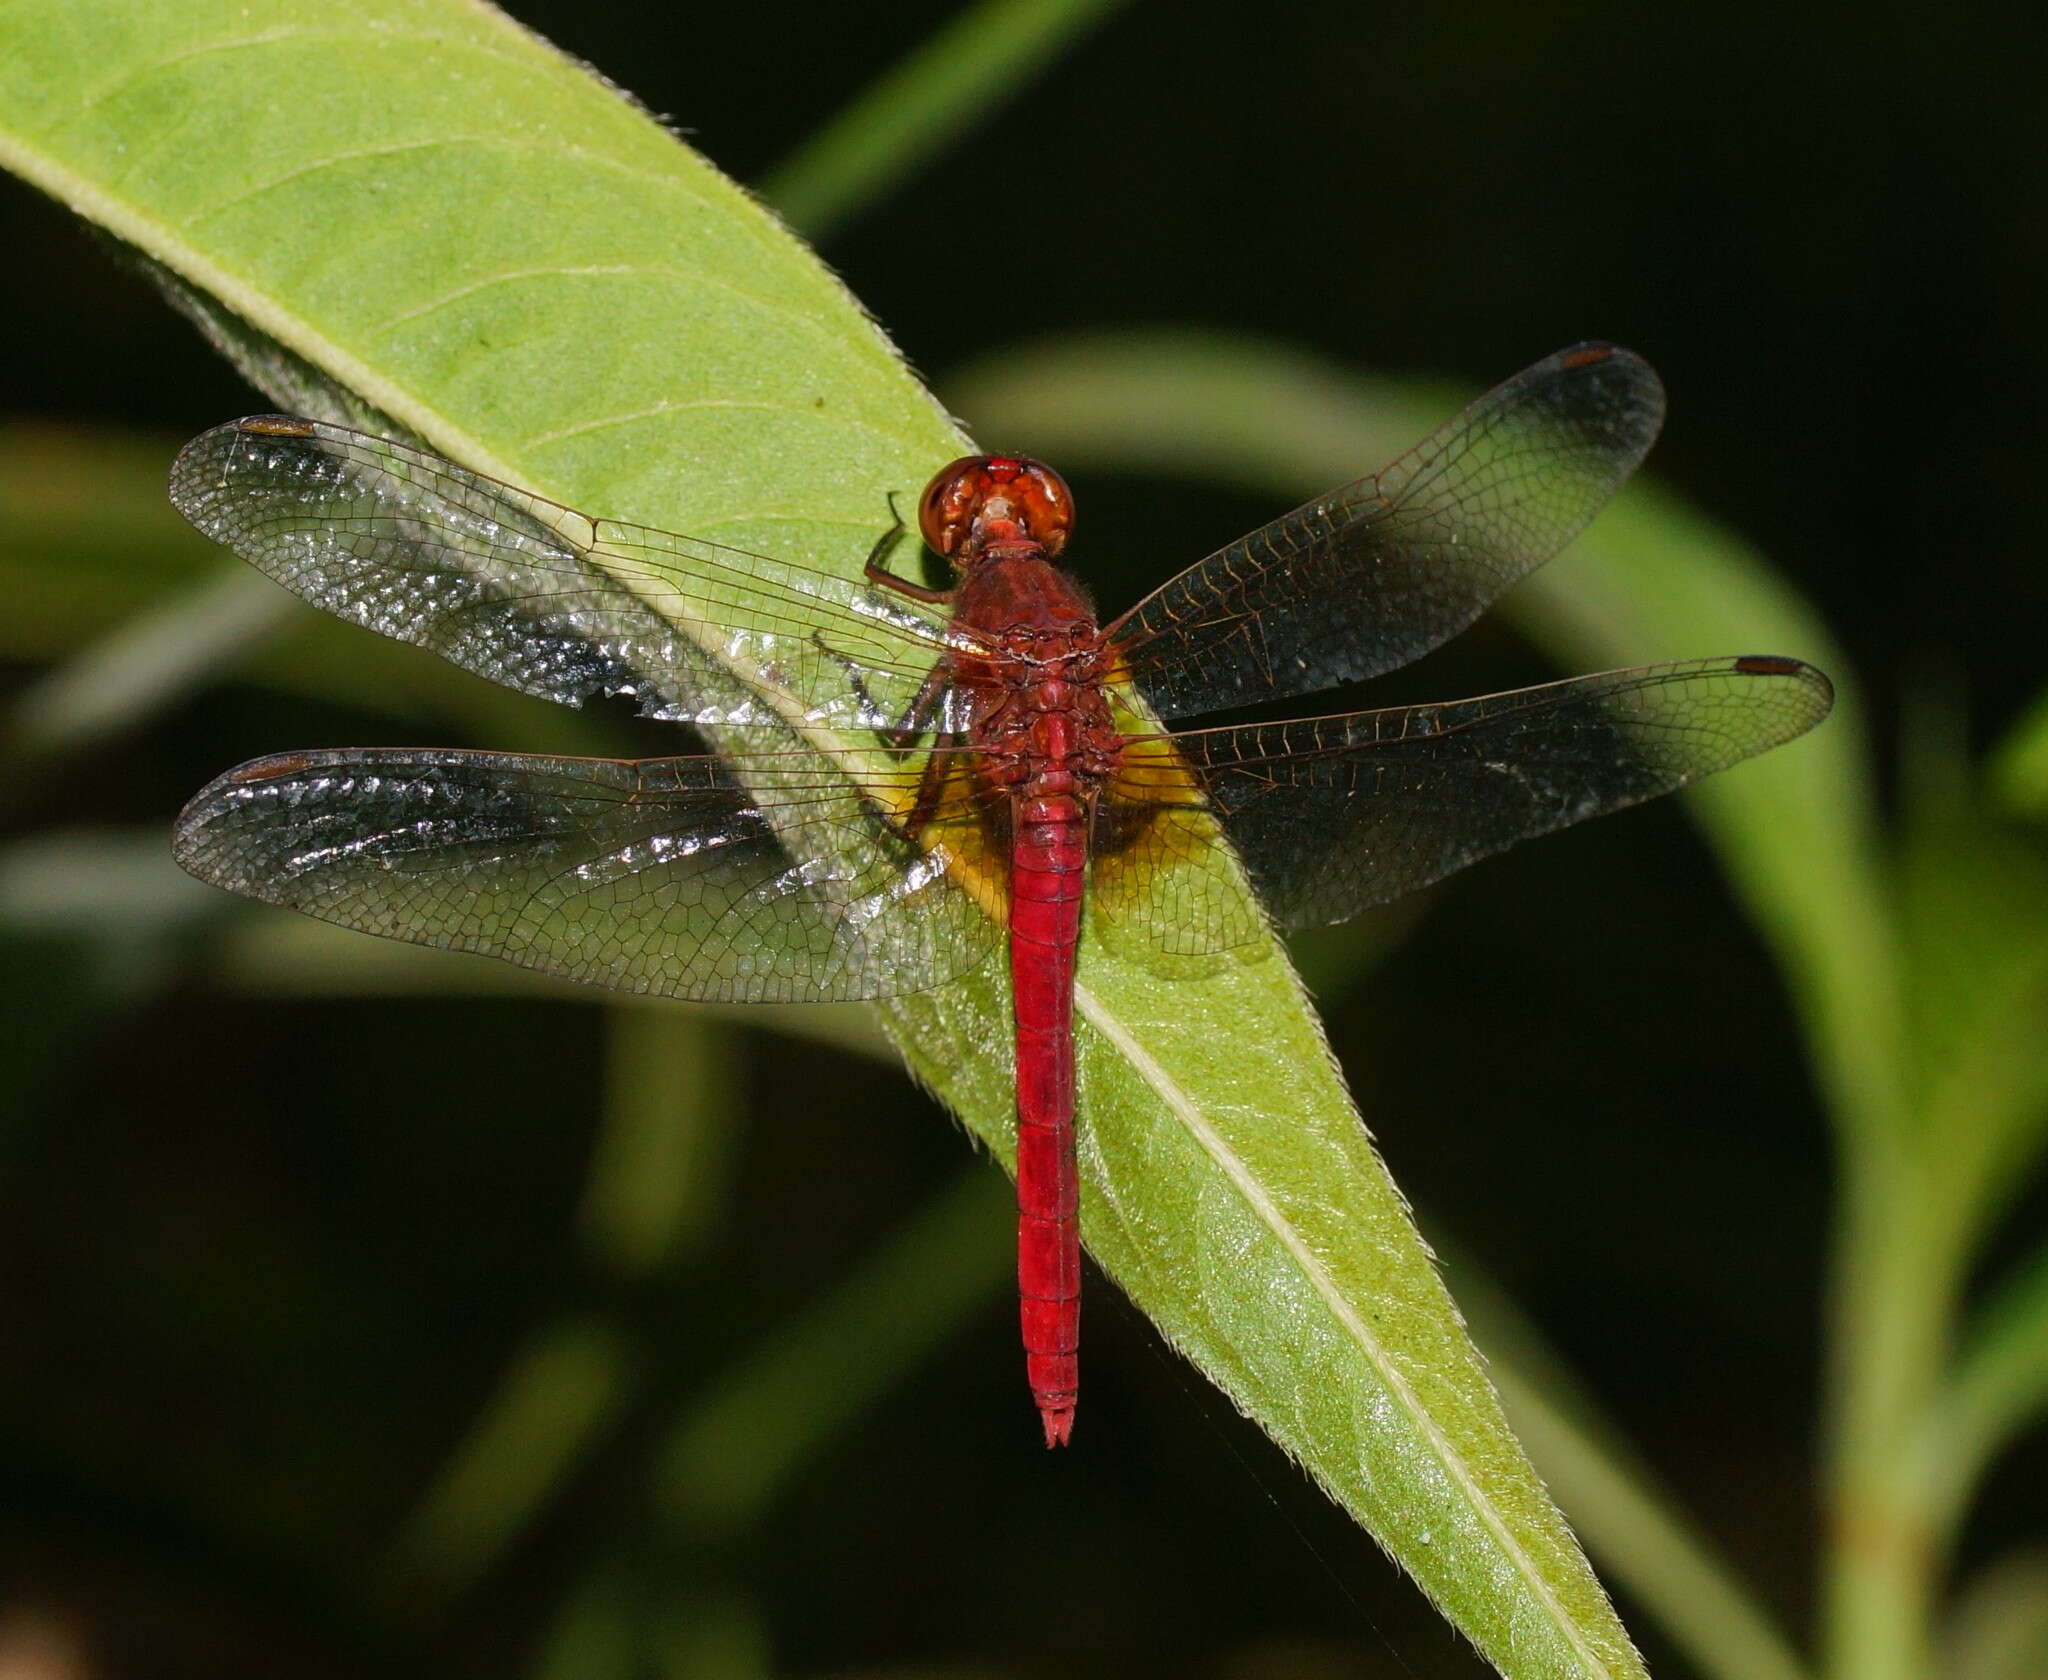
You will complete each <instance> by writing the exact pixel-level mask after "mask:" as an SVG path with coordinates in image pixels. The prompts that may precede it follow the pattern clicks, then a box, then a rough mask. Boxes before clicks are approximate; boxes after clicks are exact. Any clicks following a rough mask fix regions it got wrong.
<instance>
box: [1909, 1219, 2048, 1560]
mask: <svg viewBox="0 0 2048 1680" xmlns="http://www.w3.org/2000/svg"><path fill="white" fill-rule="evenodd" d="M2044 1416H2048V1247H2044V1248H2041V1249H2039V1250H2037V1251H2036V1252H2035V1254H2034V1256H2033V1258H2032V1259H2031V1260H2030V1261H2028V1262H2027V1264H2025V1265H2023V1266H2021V1267H2020V1268H2019V1269H2018V1270H2017V1271H2015V1272H2014V1273H2013V1274H2012V1275H2011V1276H2009V1277H2008V1278H2006V1279H2005V1280H2004V1282H2002V1283H2001V1284H2000V1285H1999V1286H1998V1287H1997V1288H1996V1289H1995V1290H1994V1291H1993V1292H1992V1294H1991V1296H1990V1298H1989V1299H1988V1300H1987V1301H1985V1303H1984V1304H1983V1306H1982V1307H1980V1308H1979V1309H1978V1311H1977V1312H1976V1314H1975V1315H1974V1317H1973V1320H1972V1322H1971V1325H1970V1328H1969V1332H1968V1334H1967V1336H1966V1338H1965V1340H1964V1343H1963V1346H1962V1348H1961V1350H1960V1352H1959V1353H1958V1355H1957V1357H1956V1360H1955V1365H1954V1369H1953V1371H1952V1372H1951V1374H1950V1376H1949V1379H1948V1382H1947V1384H1946V1385H1945V1388H1944V1391H1943V1393H1942V1394H1941V1396H1940V1399H1939V1401H1938V1403H1937V1404H1936V1406H1935V1407H1934V1408H1933V1410H1932V1411H1931V1412H1930V1414H1929V1416H1928V1418H1927V1422H1926V1428H1925V1430H1924V1431H1923V1433H1922V1437H1921V1439H1920V1441H1919V1442H1917V1443H1916V1446H1917V1448H1918V1455H1919V1457H1920V1459H1921V1461H1922V1463H1923V1464H1924V1466H1925V1471H1924V1473H1925V1475H1926V1476H1927V1479H1928V1485H1929V1489H1930V1492H1929V1504H1930V1507H1931V1510H1932V1512H1933V1519H1932V1520H1933V1523H1934V1525H1935V1527H1936V1528H1937V1530H1938V1531H1939V1534H1940V1537H1941V1538H1942V1539H1943V1540H1944V1541H1946V1540H1949V1539H1951V1538H1952V1537H1953V1535H1954V1533H1955V1531H1956V1528H1957V1526H1958V1525H1959V1524H1960V1522H1961V1520H1962V1518H1963V1516H1964V1514H1965V1513H1966V1510H1967V1507H1968V1501H1969V1498H1970V1496H1971V1494H1972V1493H1973V1492H1974V1491H1975V1489H1976V1486H1977V1482H1978V1480H1979V1478H1980V1477H1982V1475H1983V1474H1984V1472H1985V1471H1986V1470H1987V1469H1988V1468H1989V1467H1990V1466H1991V1464H1992V1463H1993V1462H1994V1461H1995V1460H1996V1458H1997V1456H1998V1454H1999V1453H2000V1452H2002V1451H2004V1450H2005V1448H2006V1447H2008V1446H2010V1445H2011V1444H2012V1442H2013V1441H2014V1440H2015V1439H2016V1438H2017V1437H2018V1436H2019V1435H2020V1433H2021V1432H2022V1431H2024V1430H2026V1429H2028V1428H2030V1427H2032V1426H2033V1425H2034V1424H2036V1423H2038V1422H2040V1421H2041V1419H2042V1418H2043V1417H2044Z"/></svg>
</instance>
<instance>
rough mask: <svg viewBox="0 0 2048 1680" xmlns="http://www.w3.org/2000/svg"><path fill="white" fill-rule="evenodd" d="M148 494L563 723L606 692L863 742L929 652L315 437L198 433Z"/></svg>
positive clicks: (871, 615)
mask: <svg viewBox="0 0 2048 1680" xmlns="http://www.w3.org/2000/svg"><path fill="white" fill-rule="evenodd" d="M170 493H171V500H172V501H173V502H174V503H176V505H177V507H178V510H179V511H180V512H181V513H183V514H184V515H185V517H186V518H187V519H189V520H190V521H191V522H192V523H193V525H195V526H196V527H197V528H198V529H199V530H200V531H202V532H204V533H205V534H206V535H207V536H209V537H211V538H213V539H214V540H215V541H216V542H220V543H224V544H225V545H226V546H228V547H229V548H231V549H233V550H234V551H235V552H236V553H237V554H239V555H241V556H242V557H243V558H244V559H245V560H248V561H249V562H250V563H252V564H253V565H255V566H256V567H257V568H259V569H260V570H261V571H263V572H265V573H266V574H268V575H269V576H270V577H272V578H274V579H276V580H277V581H278V582H279V583H281V584H283V585H284V586H285V587H286V588H287V589H290V590H292V591H293V592H294V593H295V594H298V595H302V596H304V597H305V598H306V599H307V600H308V601H311V602H312V603H313V604H314V605H316V606H319V607H324V608H326V609H327V610H328V611H329V612H332V613H335V614H337V615H338V616H340V617H342V618H345V619H347V620H348V621H349V622H350V623H353V624H359V625H362V626H363V627H364V628H366V629H370V630H375V631H377V632H378V633H379V634H380V635H385V636H390V637H392V638H394V639H395V640H398V641H402V642H411V643H414V644H416V645H418V646H420V647H425V648H431V649H432V650H433V651H435V652H436V653H439V654H441V655H442V656H443V657H444V658H447V659H449V660H451V661H453V662H454V663H455V664H457V665H460V666H462V667H463V668H464V669H466V670H470V671H475V672H477V673H478V674H479V675H481V676H486V677H489V678H491V679H492V680H494V681H496V682H501V683H503V684H505V685H506V686H507V687H509V688H515V689H518V690H519V691H520V692H521V693H524V694H534V695H539V696H541V697H542V698H544V699H548V700H559V701H562V702H564V703H566V704H569V705H580V704H582V703H583V702H585V701H587V700H590V699H593V698H597V697H600V696H618V697H623V698H626V699H629V700H632V701H634V702H636V703H637V704H638V706H639V708H640V710H641V711H643V712H644V713H646V714H647V715H648V716H650V717H657V718H664V719H668V720H672V721H677V722H688V723H699V724H709V725H721V724H724V725H749V724H777V723H780V724H785V725H787V724H791V723H816V724H821V725H824V726H826V727H831V728H843V729H885V728H889V727H892V726H894V725H895V724H897V723H899V722H900V721H901V720H902V716H903V712H904V710H905V708H906V707H907V706H908V705H909V702H910V699H911V697H912V696H913V695H914V694H916V692H917V691H918V688H919V685H920V684H921V683H922V682H923V681H924V679H925V678H926V676H927V675H928V674H929V672H930V671H931V669H932V668H933V666H934V665H935V664H936V663H937V661H938V659H939V657H940V655H941V653H942V652H943V650H944V648H945V646H946V643H947V636H948V632H947V630H946V628H945V626H944V625H942V624H939V623H937V622H935V621H933V620H931V619H928V618H926V617H925V616H924V615H921V614H919V613H918V612H917V611H916V610H915V608H914V607H912V606H911V605H910V604H909V603H907V602H901V601H897V600H894V599H888V598H883V597H881V596H879V595H877V594H876V593H875V592H873V591H870V590H868V589H866V588H865V587H863V586H862V585H859V584H856V583H852V582H849V581H847V580H845V579H842V578H838V577H835V576H832V575H830V574H828V573H824V572H816V571H811V570H808V569H806V568H803V567H799V566H793V565H789V564H787V563H786V562H781V561H776V560H772V559H769V558H767V557H765V556H759V555H751V554H746V553H743V552H741V551H739V550H736V549H727V548H721V547H719V546H717V545H716V544H713V543H705V542H698V541H695V540H693V539H690V538H687V537H679V536H674V535H671V534H670V533H668V532H665V531H654V530H648V529H644V528H641V527H637V526H630V525H625V524H620V523H617V522H615V521H610V520H594V519H591V518H589V517H588V516H586V515H584V514H580V513H577V512H576V511H575V510H574V509H571V508H565V507H561V506H558V505H557V504H555V503H553V502H550V501H547V500H545V499H543V498H542V497H539V496H535V495H532V494H530V493H528V492H527V491H524V490H519V489H516V488H514V487H513V486H511V485H507V484H501V483H499V482H498V481H497V480H495V479H490V478H485V477H483V476H481V475H480V474H477V473H472V472H467V471H465V470H464V469H463V468H461V467H458V466H456V465H455V464H454V463H452V462H450V461H445V460H443V459H442V458H441V457H439V456H438V455H432V454H429V453H427V452H425V451H423V450H418V449H412V448H408V447H407V446H406V445H404V444H400V443H393V442H390V441H388V440H386V439H383V438H376V437H371V436H369V435H367V434H366V433H362V432H353V431H350V430H348V429H347V428H346V427H343V426H331V425H328V424H326V423H324V422H321V421H315V420H301V419H293V418H289V417H286V416H280V415H258V416H252V417H251V418H248V419H245V420H237V421H233V422H230V423H229V424H227V425H225V426H217V427H215V428H214V429H213V430H212V431H210V432H206V433H204V434H202V435H201V436H199V437H197V438H194V439H193V440H192V442H191V443H189V444H187V445H186V446H185V448H184V449H183V451H181V452H180V454H179V456H178V459H177V461H176V463H175V464H174V465H173V466H172V468H171V485H170ZM855 672H857V673H858V674H859V677H860V680H859V681H858V682H855V681H851V680H849V678H850V674H851V673H855ZM948 721H949V719H948V717H947V716H946V713H945V711H944V708H943V707H941V708H939V709H938V715H937V716H936V717H935V718H934V722H935V724H937V725H944V724H946V723H947V722H948Z"/></svg>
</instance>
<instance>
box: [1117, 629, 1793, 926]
mask: <svg viewBox="0 0 2048 1680" xmlns="http://www.w3.org/2000/svg"><path fill="white" fill-rule="evenodd" d="M1832 704H1833V690H1832V689H1831V687H1830V686H1829V683H1828V680H1827V678H1826V677H1824V676H1822V675H1821V673H1820V672H1818V671H1816V670H1814V669H1813V667H1812V666H1810V665H1803V664H1801V663H1800V662H1799V661H1798V660H1795V659H1777V658H1750V659H1721V660H1701V661H1693V662H1689V663H1686V664H1679V665H1652V666H1645V667H1642V668H1640V669H1637V670H1632V671H1610V672H1606V673H1604V674H1602V675H1599V676H1591V677H1576V678H1574V679H1572V680H1571V681H1569V682H1560V683H1551V684H1548V685H1546V686H1544V687H1541V688H1528V689H1521V690H1518V691H1516V692H1514V693H1511V694H1493V695H1488V696H1486V697H1484V698H1483V699H1477V700H1459V701H1453V702H1450V703H1448V704H1444V705H1433V706H1402V707H1396V708H1393V709H1391V710H1387V711H1374V712H1354V713H1351V714H1350V715H1348V716H1342V717H1322V718H1303V719H1299V720H1296V721H1293V722H1287V723H1274V724H1263V725H1253V726H1250V727H1246V728H1239V729H1202V730H1194V731H1190V732H1189V733H1187V734H1184V735H1175V736H1173V737H1171V738H1170V739H1171V744H1172V747H1173V749H1174V756H1175V759H1176V760H1177V762H1175V763H1173V764H1171V765H1166V764H1160V765H1148V764H1147V763H1145V762H1143V761H1135V762H1134V761H1131V760H1130V759H1129V756H1128V749H1127V763H1126V768H1125V769H1124V770H1123V772H1122V776H1121V779H1122V782H1123V783H1124V784H1125V786H1126V789H1127V799H1128V804H1127V806H1126V808H1125V811H1124V814H1123V816H1122V817H1121V818H1120V821H1121V822H1122V823H1123V825H1124V827H1125V830H1126V845H1127V848H1128V849H1129V850H1130V851H1131V852H1132V853H1133V855H1134V856H1136V857H1138V858H1140V859H1142V857H1143V854H1144V849H1145V845H1146V843H1147V842H1146V836H1145V834H1144V814H1145V805H1146V803H1147V802H1150V803H1152V804H1154V805H1155V806H1156V808H1157V810H1158V812H1159V813H1160V818H1161V820H1162V821H1164V822H1165V823H1166V824H1167V825H1168V838H1167V841H1166V843H1165V852H1166V855H1167V856H1169V857H1170V856H1174V855H1177V854H1178V852H1180V851H1182V850H1184V849H1185V847H1186V845H1187V843H1188V842H1187V841H1186V840H1185V839H1184V838H1182V835H1183V833H1184V831H1185V828H1186V823H1187V816H1186V807H1187V803H1188V794H1187V789H1188V787H1189V785H1190V783H1191V782H1192V783H1198V784H1199V785H1200V786H1201V788H1202V789H1203V791H1204V796H1205V799H1206V804H1207V808H1208V810H1209V811H1210V812H1211V813H1213V815H1214V817H1215V820H1216V821H1217V822H1218V823H1220V825H1221V826H1222V828H1223V830H1224V832H1225V833H1226V834H1227V835H1228V836H1229V837H1230V840H1231V842H1232V843H1233V845H1234V847H1235V849H1236V851H1237V853H1238V856H1239V857H1240V858H1241V859H1242V860H1243V862H1244V866H1245V870H1246V872H1247V873H1248V874H1249V876H1250V878H1251V881H1252V883H1253V885H1254V887H1255V888H1256V889H1257V891H1258V894H1259V897H1260V899H1261V901H1262V902H1263V903H1264V904H1265V906H1266V908H1267V910H1268V911H1269V912H1270V913H1271V914H1272V916H1273V918H1274V920H1275V921H1277V922H1278V923H1279V924H1280V925H1281V926H1283V927H1290V928H1301V927H1315V926H1319V925H1321V924H1323V923H1327V922H1340V921H1343V920H1345V919H1346V918H1348V917H1351V916H1355V915H1357V914H1358V913H1359V912H1360V911H1361V910H1364V909H1366V908H1367V907H1368V906H1371V905H1375V904H1382V903H1385V902H1386V901H1387V900H1389V899H1394V898H1398V897H1400V896H1401V895H1402V894H1403V893H1408V892H1413V891H1414V890H1415V889H1416V888H1418V887H1424V886H1427V885H1429V883H1430V882H1432V881H1436V880H1439V879H1441V878H1442V877H1443V876H1445V875H1448V874H1450V873H1451V872H1452V871H1453V870H1456V869H1462V868H1463V867H1464V866H1465V865H1466V864H1468V863H1473V862H1476V861H1477V860H1479V859H1480V858H1483V857H1487V856H1490V855H1491V854H1492V853H1494V852H1498V851H1502V850H1504V849H1505V848H1507V847H1509V846H1512V845H1513V844H1514V843H1515V842H1516V841H1518V840H1526V839H1529V838H1530V837H1532V836H1534V835H1538V834H1548V833H1549V832H1551V831H1552V830H1553V829H1559V828H1565V827H1567V826H1569V825H1570V824H1572V823H1575V822H1582V821H1584V820H1585V819H1586V818H1587V817H1597V816H1601V815H1603V814H1605V813H1606V812H1609V811H1619V810H1622V809H1623V808H1625V807H1627V806H1630V805H1634V804H1636V803H1638V802H1639V801H1641V800H1645V799H1651V798H1654V797H1656V796H1657V795H1658V794H1660V793H1669V792H1671V791H1672V790H1673V789H1675V788H1680V787H1683V786H1685V785H1686V784H1687V783H1688V782H1692V781H1696V780H1698V779H1699V778H1700V777H1702V776H1706V775H1711V774H1712V773H1713V772H1714V771H1716V770H1722V769H1725V768H1727V767H1728V766H1729V765H1731V764H1736V763H1739V762H1741V761H1742V760H1743V759H1745V758H1749V757H1752V756H1754V755H1755V754H1757V753H1760V752H1763V751H1765V750H1766V749H1768V748H1770V747H1774V746H1777V745H1778V744H1779V743H1781V742H1784V741H1789V740H1791V739H1792V738H1793V737H1794V736H1797V735H1801V734H1804V733H1805V732H1806V731H1807V730H1809V729H1811V728H1812V727H1813V726H1814V725H1815V724H1817V723H1818V722H1820V720H1821V719H1822V718H1824V717H1825V716H1827V713H1828V709H1829V707H1830V706H1831V705H1832ZM1160 739H1162V740H1164V739H1166V738H1164V737H1162V738H1160ZM1198 879H1199V875H1198V872H1197V871H1195V870H1193V869H1190V868H1188V867H1182V868H1178V869H1165V868H1161V869H1154V870H1149V871H1148V870H1144V869H1137V870H1134V871H1133V872H1132V874H1131V876H1130V878H1129V879H1127V880H1126V881H1125V882H1124V883H1122V884H1121V885H1120V886H1119V888H1118V892H1119V895H1120V899H1119V903H1120V910H1119V913H1120V914H1121V915H1124V916H1126V917H1128V916H1131V915H1134V914H1135V915H1145V916H1149V917H1150V918H1152V919H1153V921H1154V922H1155V923H1156V924H1158V925H1159V926H1160V928H1161V934H1160V943H1161V944H1162V945H1164V946H1165V948H1166V949H1169V950H1200V949H1203V948H1211V949H1224V948H1228V947H1229V946H1230V945H1233V944H1235V943H1238V942H1239V941H1240V940H1241V939H1242V938H1243V937H1245V933H1244V928H1243V918H1242V916H1241V915H1240V914H1239V913H1238V912H1237V911H1236V910H1235V908H1234V907H1233V906H1231V905H1230V904H1229V903H1228V902H1227V900H1225V899H1224V898H1222V897H1220V896H1219V897H1218V898H1217V900H1216V904H1215V907H1214V908H1205V903H1204V900H1203V899H1202V898H1201V897H1200V896H1199V894H1197V893H1196V892H1194V891H1191V888H1192V887H1193V886H1194V884H1195V883H1197V881H1198ZM1175 917H1177V918H1179V923H1180V925H1177V926H1168V925H1167V924H1168V922H1169V919H1170V918H1175Z"/></svg>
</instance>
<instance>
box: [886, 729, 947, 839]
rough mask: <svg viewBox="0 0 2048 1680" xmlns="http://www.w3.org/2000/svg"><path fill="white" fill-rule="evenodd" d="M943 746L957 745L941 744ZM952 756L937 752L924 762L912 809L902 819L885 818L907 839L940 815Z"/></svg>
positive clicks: (911, 837)
mask: <svg viewBox="0 0 2048 1680" xmlns="http://www.w3.org/2000/svg"><path fill="white" fill-rule="evenodd" d="M939 744H940V745H942V746H944V745H952V744H955V743H953V742H951V741H942V742H940V743H939ZM950 756H951V755H949V754H947V753H943V752H935V753H933V754H932V755H931V756H930V757H929V758H927V759H926V760H925V761H924V774H923V775H922V776H920V777H919V778H918V781H917V798H916V799H914V800H913V801H912V802H911V806H910V809H909V810H908V811H906V812H904V814H903V815H902V816H901V817H890V818H884V819H883V820H884V821H886V822H887V823H888V824H889V826H890V828H891V829H893V830H894V831H895V832H896V834H897V835H898V836H899V837H900V838H902V839H904V840H912V841H914V840H916V839H917V837H918V836H919V835H920V834H922V833H923V832H924V829H925V825H926V824H927V823H929V822H930V821H931V820H932V818H933V817H935V816H936V815H937V814H938V810H939V801H940V800H941V799H943V798H944V797H945V793H946V776H947V773H948V770H949V768H950V767H951V766H950V765H949V758H950Z"/></svg>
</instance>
